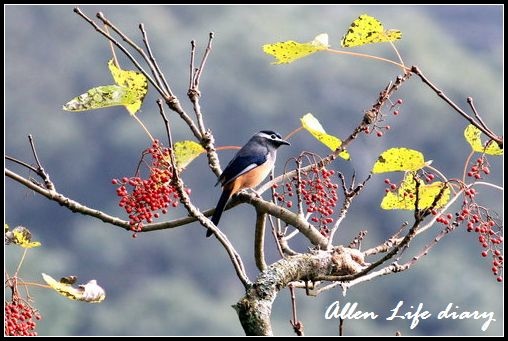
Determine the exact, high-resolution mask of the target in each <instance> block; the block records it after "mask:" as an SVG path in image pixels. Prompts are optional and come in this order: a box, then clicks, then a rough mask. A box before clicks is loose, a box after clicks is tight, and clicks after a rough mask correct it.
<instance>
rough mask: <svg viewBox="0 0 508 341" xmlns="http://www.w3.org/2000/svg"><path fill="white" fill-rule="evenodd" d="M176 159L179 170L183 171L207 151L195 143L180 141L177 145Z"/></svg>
mask: <svg viewBox="0 0 508 341" xmlns="http://www.w3.org/2000/svg"><path fill="white" fill-rule="evenodd" d="M174 148H175V159H176V165H177V167H178V169H180V170H182V169H184V168H185V167H187V165H188V164H189V163H191V162H192V161H193V160H194V159H195V158H197V157H198V156H199V155H201V154H202V153H204V152H205V149H204V148H203V147H202V146H201V145H200V144H199V143H197V142H194V141H179V142H176V143H175V146H174Z"/></svg>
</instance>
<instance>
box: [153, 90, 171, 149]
mask: <svg viewBox="0 0 508 341" xmlns="http://www.w3.org/2000/svg"><path fill="white" fill-rule="evenodd" d="M156 103H157V106H158V107H159V113H160V114H161V116H162V120H163V121H164V126H165V127H166V135H167V137H168V146H169V148H170V149H171V150H173V137H172V136H171V128H170V127H169V120H168V118H167V116H166V113H165V112H164V106H163V105H162V100H161V99H158V100H157V101H156Z"/></svg>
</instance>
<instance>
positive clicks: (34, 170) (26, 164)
mask: <svg viewBox="0 0 508 341" xmlns="http://www.w3.org/2000/svg"><path fill="white" fill-rule="evenodd" d="M5 159H6V160H9V161H12V162H14V163H17V164H18V165H21V166H23V167H25V168H28V170H30V171H32V172H34V173H36V174H38V170H37V169H36V168H35V167H33V166H32V165H29V164H28V163H26V162H23V161H21V160H18V159H16V158H13V157H12V156H9V155H5Z"/></svg>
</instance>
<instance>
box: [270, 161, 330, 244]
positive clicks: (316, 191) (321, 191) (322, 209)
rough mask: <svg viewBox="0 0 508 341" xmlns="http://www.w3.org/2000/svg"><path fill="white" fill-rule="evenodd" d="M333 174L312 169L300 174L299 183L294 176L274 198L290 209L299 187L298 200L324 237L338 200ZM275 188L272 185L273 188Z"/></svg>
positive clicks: (323, 169) (275, 186)
mask: <svg viewBox="0 0 508 341" xmlns="http://www.w3.org/2000/svg"><path fill="white" fill-rule="evenodd" d="M334 174H335V171H334V170H327V169H325V168H322V169H318V168H314V169H313V170H312V171H311V172H310V173H308V174H302V177H301V178H300V181H298V178H297V177H296V176H295V177H293V178H292V179H291V181H290V182H287V183H286V184H285V185H284V191H283V192H282V193H275V194H274V197H275V198H276V199H277V200H278V201H280V202H282V203H284V204H285V205H286V207H288V208H291V207H292V206H293V201H292V198H293V197H294V195H295V194H294V192H295V191H296V189H297V188H298V187H297V186H300V187H299V188H300V193H301V198H300V200H302V202H303V203H304V204H305V208H306V210H307V213H309V215H310V216H311V217H310V220H311V221H312V222H314V223H317V224H318V225H319V229H320V232H321V234H322V235H323V236H325V237H326V236H328V234H329V232H330V229H329V227H328V226H329V224H331V223H333V218H332V217H331V216H332V214H333V213H334V208H335V206H336V205H337V200H338V196H337V188H338V187H339V186H338V185H337V184H334V183H333V182H332V181H331V177H332V176H333V175H334ZM298 182H299V183H298ZM277 187H278V186H277V185H274V188H277ZM288 197H289V198H288Z"/></svg>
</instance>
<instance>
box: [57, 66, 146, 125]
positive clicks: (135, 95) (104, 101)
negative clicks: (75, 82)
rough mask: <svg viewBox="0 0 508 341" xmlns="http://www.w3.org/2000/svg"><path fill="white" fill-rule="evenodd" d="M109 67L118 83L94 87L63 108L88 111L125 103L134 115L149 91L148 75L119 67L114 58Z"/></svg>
mask: <svg viewBox="0 0 508 341" xmlns="http://www.w3.org/2000/svg"><path fill="white" fill-rule="evenodd" d="M108 67H109V70H110V72H111V74H112V76H113V79H114V80H115V83H116V85H103V86H98V87H95V88H92V89H90V90H88V91H87V92H85V93H84V94H81V95H79V96H77V97H75V98H73V99H72V100H70V101H69V102H67V103H66V104H65V105H64V106H63V110H66V111H87V110H93V109H102V108H107V107H111V106H116V105H123V106H125V108H126V109H127V111H129V113H130V114H131V115H134V114H135V113H136V112H137V111H138V110H139V108H141V105H142V104H143V99H144V98H145V96H146V93H147V91H148V81H147V79H146V77H145V76H144V75H143V74H142V73H140V72H136V71H129V70H127V71H126V70H121V69H119V68H118V67H116V65H115V64H114V62H113V60H110V61H109V62H108Z"/></svg>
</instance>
